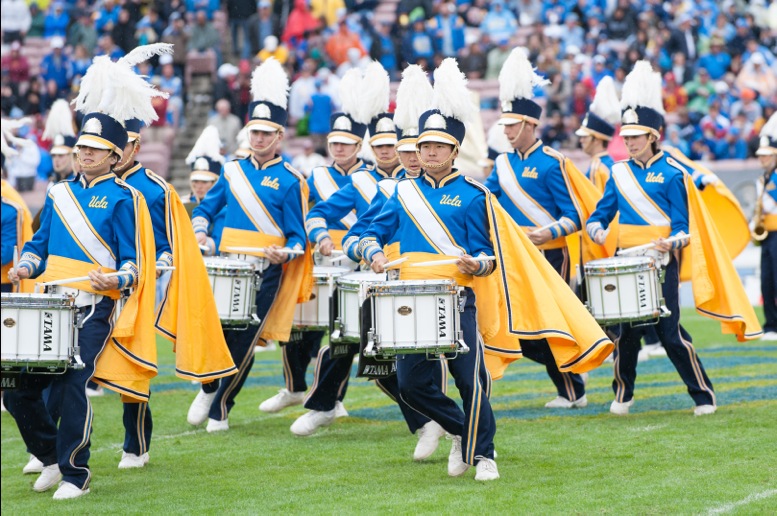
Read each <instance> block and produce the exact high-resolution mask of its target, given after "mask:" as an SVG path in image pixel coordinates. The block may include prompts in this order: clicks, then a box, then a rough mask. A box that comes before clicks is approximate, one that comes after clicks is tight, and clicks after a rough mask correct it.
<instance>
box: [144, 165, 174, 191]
mask: <svg viewBox="0 0 777 516" xmlns="http://www.w3.org/2000/svg"><path fill="white" fill-rule="evenodd" d="M143 170H145V171H146V177H147V178H149V179H150V180H152V181H153V182H155V183H156V184H158V185H159V186H160V187H161V188H162V190H165V191H167V190H168V189H169V188H170V184H169V183H168V182H167V181H165V179H164V178H163V177H162V176H160V175H159V174H157V173H155V172H154V171H153V170H151V169H149V168H146V167H143Z"/></svg>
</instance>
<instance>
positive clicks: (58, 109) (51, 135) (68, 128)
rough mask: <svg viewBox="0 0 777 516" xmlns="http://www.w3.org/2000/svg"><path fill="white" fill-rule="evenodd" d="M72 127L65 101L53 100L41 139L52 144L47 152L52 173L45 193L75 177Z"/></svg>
mask: <svg viewBox="0 0 777 516" xmlns="http://www.w3.org/2000/svg"><path fill="white" fill-rule="evenodd" d="M73 126H74V123H73V114H72V112H71V111H70V106H69V105H68V103H67V101H66V100H64V99H58V100H55V101H54V103H53V104H52V105H51V109H50V110H49V115H48V117H46V127H45V129H44V131H43V139H48V140H51V143H52V145H51V150H50V151H49V153H50V154H51V164H52V173H51V174H50V175H49V184H48V186H47V187H46V191H48V190H50V189H51V187H52V186H54V185H55V184H57V183H59V182H60V181H66V180H69V179H73V178H75V176H76V174H75V172H74V171H73V147H75V143H76V134H75V131H74V130H73Z"/></svg>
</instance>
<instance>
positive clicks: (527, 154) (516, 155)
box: [485, 48, 588, 409]
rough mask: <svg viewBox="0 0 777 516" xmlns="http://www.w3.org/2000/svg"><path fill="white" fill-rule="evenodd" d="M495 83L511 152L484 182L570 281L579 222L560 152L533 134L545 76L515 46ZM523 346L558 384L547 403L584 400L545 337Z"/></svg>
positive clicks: (572, 404) (578, 380)
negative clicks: (572, 238) (537, 94)
mask: <svg viewBox="0 0 777 516" xmlns="http://www.w3.org/2000/svg"><path fill="white" fill-rule="evenodd" d="M499 83H500V89H499V98H500V100H501V101H502V115H501V118H500V119H499V122H498V123H499V124H501V125H503V126H504V132H505V135H507V138H508V140H509V141H510V144H511V145H512V146H513V148H514V152H511V153H507V154H500V155H499V156H497V158H496V161H495V165H494V170H493V172H492V173H491V175H490V176H489V177H488V179H487V180H486V183H485V184H486V187H488V189H489V190H491V192H492V193H493V194H494V196H495V197H497V198H498V199H499V200H500V202H501V203H502V205H503V206H504V208H505V210H507V212H508V213H509V214H510V216H511V217H512V218H513V220H515V222H516V223H517V224H518V225H519V226H521V227H522V228H523V229H524V230H525V231H527V236H528V237H529V239H530V240H531V241H532V242H533V243H534V244H535V245H536V246H537V248H538V249H539V250H540V252H541V253H542V254H543V255H544V256H545V259H546V260H548V262H549V263H550V264H551V265H553V268H555V269H556V271H557V272H558V273H559V275H560V276H561V277H562V278H564V281H566V282H567V283H568V282H569V262H570V259H569V250H568V249H567V243H566V238H565V237H566V236H567V235H570V234H573V233H575V232H577V231H579V230H580V227H581V223H580V215H579V213H578V211H577V209H576V206H575V201H574V200H573V199H572V194H571V193H570V190H569V186H568V183H567V171H566V168H565V157H564V155H563V154H561V153H559V152H558V151H556V150H555V149H553V148H552V147H549V146H547V145H543V143H542V140H539V139H538V138H537V137H536V136H535V132H536V130H537V127H538V125H539V120H540V115H541V114H542V108H541V107H540V105H539V104H537V103H536V102H534V100H532V90H533V88H534V87H535V86H537V85H543V84H545V83H546V81H545V80H544V79H542V78H541V77H539V76H538V75H536V74H535V73H534V71H533V69H532V65H531V63H530V62H529V60H528V58H527V57H526V54H525V53H524V49H522V48H516V49H514V50H513V51H512V53H511V54H510V56H509V58H508V60H507V61H506V62H505V64H504V65H503V66H502V70H501V72H500V73H499ZM527 94H528V96H527ZM521 349H522V351H523V356H525V357H526V358H529V359H530V360H533V361H535V362H538V363H540V364H543V365H544V366H545V370H546V371H547V373H548V376H549V377H550V379H551V381H552V382H553V384H554V385H555V387H556V392H557V396H556V398H555V399H553V400H551V401H549V402H547V403H546V404H545V407H547V408H565V409H571V408H582V407H585V406H587V405H588V399H587V398H586V395H585V382H584V380H583V377H582V376H581V375H579V374H576V373H562V372H560V371H559V369H558V365H557V364H556V361H555V360H554V358H553V354H552V353H551V350H550V347H549V346H548V342H547V340H545V339H541V340H526V339H524V340H522V341H521Z"/></svg>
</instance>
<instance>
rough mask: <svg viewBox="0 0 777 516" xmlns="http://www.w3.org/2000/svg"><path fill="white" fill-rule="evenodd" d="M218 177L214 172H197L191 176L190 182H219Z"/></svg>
mask: <svg viewBox="0 0 777 516" xmlns="http://www.w3.org/2000/svg"><path fill="white" fill-rule="evenodd" d="M218 178H219V177H218V176H217V175H216V174H214V173H213V172H205V171H203V170H195V171H194V172H192V173H191V174H190V175H189V181H210V182H213V181H217V180H218Z"/></svg>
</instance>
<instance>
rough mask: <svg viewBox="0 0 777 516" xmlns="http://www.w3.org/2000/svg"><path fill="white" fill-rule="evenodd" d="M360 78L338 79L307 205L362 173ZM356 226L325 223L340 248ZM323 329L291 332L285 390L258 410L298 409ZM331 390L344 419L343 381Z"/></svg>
mask: <svg viewBox="0 0 777 516" xmlns="http://www.w3.org/2000/svg"><path fill="white" fill-rule="evenodd" d="M362 87H363V86H362V75H361V71H360V70H358V69H354V70H349V72H348V73H346V74H345V76H343V78H342V80H341V81H340V95H341V97H342V106H341V107H342V111H341V112H338V113H334V114H333V115H332V116H331V118H330V123H331V127H332V130H331V131H330V132H329V135H328V136H327V144H328V148H329V153H330V154H331V156H332V159H333V161H334V163H333V164H332V165H331V166H329V167H316V168H314V169H313V171H312V173H311V175H310V177H309V178H308V179H307V183H308V186H309V188H310V199H309V200H310V204H311V205H313V206H315V205H316V204H318V203H322V202H325V201H327V200H328V199H329V198H330V197H332V196H333V195H334V194H336V193H337V192H338V191H339V190H340V189H341V188H344V187H346V186H347V185H349V184H351V180H352V179H353V175H354V174H355V173H356V172H358V171H360V170H364V169H366V165H365V164H364V162H363V161H362V160H361V159H359V158H358V157H357V155H358V154H359V151H360V149H361V146H362V141H363V140H364V134H365V133H366V132H367V122H369V117H367V118H366V120H365V118H362V117H360V113H361V108H360V100H361V97H360V95H359V93H360V91H361V88H362ZM355 222H356V214H355V213H347V214H346V215H345V216H343V217H342V218H341V219H340V220H335V221H332V222H330V224H329V235H330V237H331V239H332V241H333V242H334V244H335V248H337V249H339V248H340V243H341V241H342V238H343V236H344V235H345V232H346V231H347V230H348V229H349V228H350V227H351V226H352V225H353V224H354V223H355ZM324 333H325V332H324V331H304V332H294V333H292V335H291V341H290V342H288V343H286V344H285V345H283V346H281V353H282V358H283V377H284V380H285V382H286V386H285V388H283V389H281V390H280V391H278V394H276V395H275V396H273V397H271V398H269V399H267V400H265V401H263V402H262V403H261V405H259V410H261V411H263V412H278V411H280V410H283V409H284V408H286V407H289V406H293V405H299V404H301V403H303V402H304V401H305V391H306V390H307V382H306V381H305V372H306V371H307V368H308V365H309V364H310V361H311V359H312V358H313V357H315V356H317V355H320V354H326V355H328V354H329V347H328V346H326V347H324V348H321V340H322V339H323V338H324ZM341 380H342V383H338V385H337V386H336V387H335V389H336V391H337V392H336V396H335V397H336V401H335V405H336V407H332V408H335V409H336V412H337V417H345V416H347V415H348V412H347V411H346V410H345V407H344V406H343V403H342V400H343V398H344V396H345V392H346V390H347V389H348V377H347V376H346V377H345V378H344V379H341Z"/></svg>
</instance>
